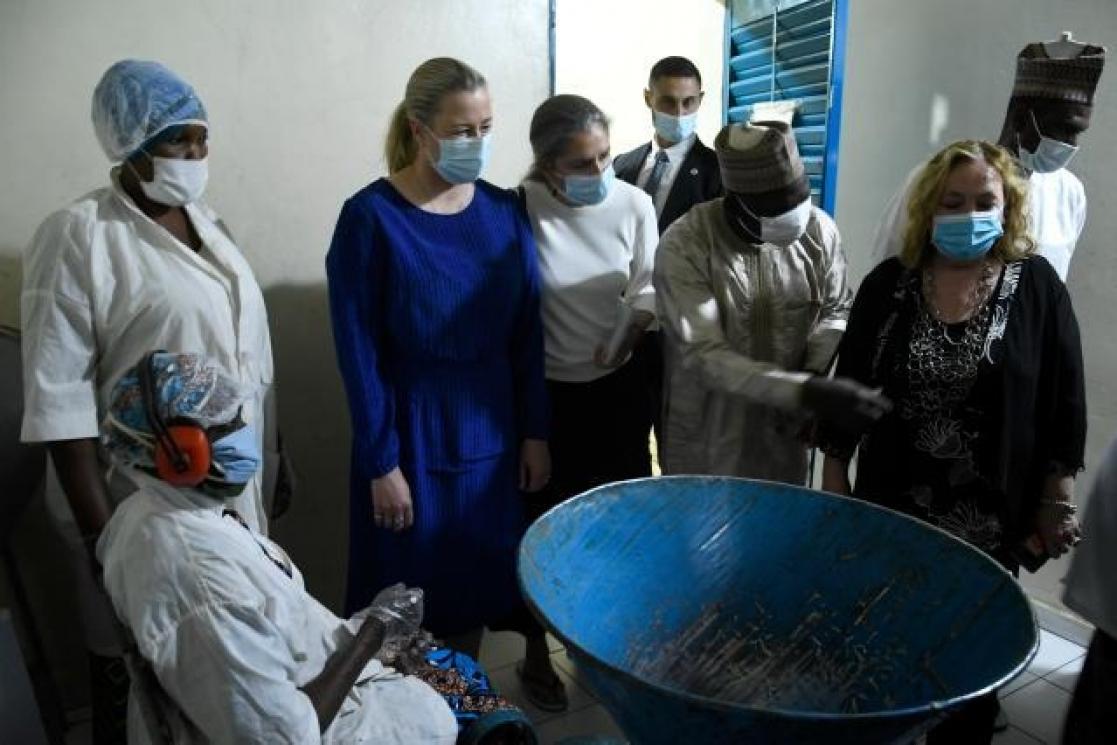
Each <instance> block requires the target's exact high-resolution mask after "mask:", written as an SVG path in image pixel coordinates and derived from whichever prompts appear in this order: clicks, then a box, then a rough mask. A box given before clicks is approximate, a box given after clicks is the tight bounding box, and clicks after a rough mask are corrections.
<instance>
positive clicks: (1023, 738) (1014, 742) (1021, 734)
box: [993, 727, 1046, 745]
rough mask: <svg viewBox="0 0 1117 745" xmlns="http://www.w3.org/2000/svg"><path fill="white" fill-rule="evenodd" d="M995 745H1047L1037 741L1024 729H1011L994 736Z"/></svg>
mask: <svg viewBox="0 0 1117 745" xmlns="http://www.w3.org/2000/svg"><path fill="white" fill-rule="evenodd" d="M993 745H1046V743H1044V742H1043V741H1042V740H1037V739H1036V738H1034V737H1032V736H1031V735H1029V734H1028V733H1027V732H1025V731H1024V730H1022V729H1017V728H1016V727H1009V728H1008V729H1006V730H1005V731H1004V732H998V733H997V734H995V735H993Z"/></svg>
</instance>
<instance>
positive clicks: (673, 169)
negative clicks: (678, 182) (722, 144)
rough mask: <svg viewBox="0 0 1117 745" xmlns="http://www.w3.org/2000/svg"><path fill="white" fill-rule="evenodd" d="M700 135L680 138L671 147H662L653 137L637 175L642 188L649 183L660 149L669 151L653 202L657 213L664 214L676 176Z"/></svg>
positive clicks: (657, 215) (658, 214)
mask: <svg viewBox="0 0 1117 745" xmlns="http://www.w3.org/2000/svg"><path fill="white" fill-rule="evenodd" d="M697 139H698V135H696V134H692V135H690V136H689V137H687V138H685V139H682V140H679V141H678V142H676V143H675V144H674V145H671V146H670V147H660V146H659V143H658V142H656V140H655V138H654V137H653V138H652V146H651V147H650V148H649V149H648V157H647V158H645V159H644V165H643V166H642V167H641V168H640V173H639V175H637V176H636V185H637V186H638V187H640V188H641V189H643V188H644V186H645V185H646V184H647V183H648V179H649V178H650V177H651V175H652V169H653V168H655V159H656V157H657V156H658V155H659V153H660V151H663V152H665V153H667V168H666V169H665V170H664V172H663V178H662V180H660V182H659V188H658V189H657V190H656V192H655V195H654V197H653V198H652V202H653V203H654V204H655V214H656V217H659V216H660V215H662V214H663V206H664V205H665V204H667V195H668V194H670V193H671V187H672V186H673V185H674V183H675V178H676V177H678V175H679V171H680V170H681V169H682V167H683V161H684V160H686V156H687V153H689V152H690V149H691V148H692V147H694V142H695V140H697Z"/></svg>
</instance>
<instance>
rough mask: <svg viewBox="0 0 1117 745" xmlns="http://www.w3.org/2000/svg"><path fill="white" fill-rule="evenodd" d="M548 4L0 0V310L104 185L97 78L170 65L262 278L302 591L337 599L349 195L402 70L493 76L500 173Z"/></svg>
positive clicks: (522, 110) (532, 93)
mask: <svg viewBox="0 0 1117 745" xmlns="http://www.w3.org/2000/svg"><path fill="white" fill-rule="evenodd" d="M547 22H548V5H547V0H423V2H400V1H398V0H359V1H358V0H315V2H305V1H303V0H237V1H236V2H222V1H220V0H200V1H199V2H189V3H179V2H171V1H170V0H85V1H83V2H73V0H4V2H2V3H0V111H3V112H4V115H3V117H0V141H2V142H4V143H6V147H5V148H4V163H3V167H2V168H0V195H2V197H0V322H3V323H9V324H14V323H16V322H17V317H18V311H17V308H18V286H19V280H18V256H19V253H20V251H21V250H22V248H23V247H24V246H25V245H26V244H27V242H28V241H29V240H30V238H31V236H32V233H33V231H34V230H35V228H36V226H37V225H38V223H39V222H40V221H41V220H42V219H43V218H44V217H45V216H46V215H47V214H48V213H50V212H51V211H52V210H54V209H57V208H58V207H60V206H62V205H63V204H64V203H66V202H68V201H70V200H72V199H75V198H76V197H78V196H80V195H81V194H83V193H85V192H86V191H88V190H90V189H92V188H95V187H98V186H101V185H103V184H105V183H106V179H107V173H108V163H107V162H106V161H105V159H104V156H103V155H102V153H101V151H100V148H99V147H98V146H97V143H96V140H95V138H94V135H93V131H92V127H91V125H90V121H89V108H90V97H91V94H92V91H93V87H94V85H95V84H96V82H97V80H98V78H99V77H100V75H101V74H102V72H103V71H104V70H105V69H106V68H107V67H108V66H109V64H111V63H112V62H113V61H115V60H117V59H120V58H123V57H141V58H153V59H158V60H161V61H163V62H165V63H166V64H167V65H169V66H170V67H171V68H172V69H174V70H176V71H178V72H179V73H180V74H181V75H182V76H183V77H185V78H186V79H187V80H188V81H190V82H191V83H192V84H193V85H194V86H195V88H196V89H197V90H198V92H199V94H200V96H201V98H202V100H203V101H204V102H205V104H206V107H207V108H208V110H209V113H210V117H211V134H212V137H211V147H210V154H211V155H210V159H211V174H212V176H211V182H210V183H211V187H210V189H209V192H208V199H209V200H210V202H211V203H212V204H213V205H214V206H215V207H216V208H217V209H218V210H219V211H221V212H222V214H223V215H224V217H225V218H226V220H227V222H228V224H229V225H230V227H231V228H232V230H233V232H234V234H235V235H236V236H237V238H238V241H239V243H240V245H241V247H242V249H243V251H244V253H245V254H246V256H247V258H248V260H249V262H250V263H251V265H252V267H253V269H254V270H255V272H256V275H257V277H258V278H259V281H260V283H261V285H262V286H263V288H264V293H265V297H266V300H267V303H268V310H269V315H270V319H271V326H272V330H273V336H274V345H275V351H276V359H277V363H278V381H279V390H280V409H281V424H282V427H283V431H284V436H285V438H286V439H287V442H288V445H289V447H290V449H291V451H292V453H293V455H294V457H295V460H296V466H297V468H298V470H299V473H300V476H301V477H302V478H301V487H302V489H301V492H300V495H299V501H298V502H297V503H296V505H295V508H294V510H293V512H292V514H290V515H289V516H288V518H286V519H285V520H284V521H283V522H281V523H280V524H279V525H278V527H277V534H278V535H279V537H280V539H281V540H282V541H283V542H284V543H285V544H286V545H287V546H288V547H289V548H290V550H291V552H292V553H293V555H294V557H295V559H296V561H297V562H298V563H299V565H300V566H302V567H303V569H304V571H305V573H306V575H307V578H308V581H309V585H310V587H311V589H312V591H313V592H315V593H316V594H318V595H319V596H320V597H322V598H323V599H324V600H325V601H326V602H327V603H329V604H331V605H334V606H335V607H336V606H337V605H339V604H340V598H341V594H342V588H343V580H344V571H345V547H346V536H347V532H346V525H347V523H346V519H347V510H348V507H347V501H348V500H347V481H348V470H347V463H348V457H349V455H348V448H349V445H348V442H349V433H348V420H347V415H346V412H345V401H344V395H343V392H342V389H341V384H340V378H339V377H338V375H337V373H336V367H335V361H334V359H335V358H334V352H333V343H332V340H331V337H330V329H329V319H328V316H327V311H326V288H325V273H324V265H323V261H324V256H325V252H326V249H327V247H328V244H329V240H330V235H331V233H332V229H333V224H334V221H335V219H336V217H337V213H338V210H339V208H340V206H341V203H342V200H344V199H345V198H346V197H347V196H348V195H350V194H351V193H352V192H354V191H356V190H357V189H358V188H360V187H361V186H362V185H364V184H366V183H367V182H369V181H371V180H373V179H375V178H376V177H378V176H380V175H382V173H383V171H384V169H383V165H382V162H381V155H380V153H381V149H382V141H383V135H384V132H385V129H386V126H387V122H388V118H389V115H390V113H391V111H392V110H393V109H394V107H395V106H396V104H397V102H398V101H399V100H400V99H401V98H402V95H403V88H404V84H405V82H406V80H407V77H408V75H409V74H410V72H411V70H412V69H413V68H414V67H415V66H416V65H417V64H418V63H420V62H422V61H423V60H424V59H427V58H429V57H434V56H438V55H451V56H456V57H460V58H461V59H463V60H466V61H467V62H470V63H471V64H473V65H474V66H476V67H477V68H478V69H480V70H481V71H482V72H483V73H484V74H485V75H486V76H487V77H488V79H489V82H490V88H491V91H492V94H493V97H494V105H495V111H496V130H495V136H496V138H497V139H496V143H495V148H494V156H493V163H492V166H491V168H490V170H489V172H488V174H487V176H488V177H489V178H490V180H492V181H495V182H496V183H498V184H506V185H512V184H513V183H515V182H516V181H518V180H519V178H520V176H521V175H522V174H523V173H524V171H525V170H526V169H527V167H528V165H529V162H530V147H529V145H528V141H527V129H528V122H529V120H530V117H531V113H532V111H533V110H534V108H535V106H536V105H537V104H538V103H539V102H540V101H542V100H543V99H544V98H545V97H546V95H547V92H548V56H547V45H548V38H547Z"/></svg>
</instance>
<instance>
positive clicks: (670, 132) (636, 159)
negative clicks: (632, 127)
mask: <svg viewBox="0 0 1117 745" xmlns="http://www.w3.org/2000/svg"><path fill="white" fill-rule="evenodd" d="M704 95H705V94H704V93H703V92H702V75H701V74H700V73H699V72H698V68H697V67H695V66H694V63H693V62H691V61H690V60H688V59H686V58H685V57H665V58H664V59H661V60H660V61H659V62H656V63H655V65H654V66H653V67H652V72H651V75H650V76H649V78H648V89H647V90H645V91H644V102H645V103H647V105H648V109H650V110H651V113H652V125H653V126H654V128H655V135H654V136H653V138H652V140H651V141H650V142H646V143H644V144H643V145H641V146H640V147H638V148H636V149H635V150H630V151H629V152H627V153H624V154H623V155H618V156H617V157H616V159H614V160H613V169H614V170H615V171H616V173H617V178H619V179H621V180H623V181H627V182H628V183H630V184H633V185H635V186H638V187H640V188H641V189H643V190H644V191H646V192H648V194H650V195H651V197H652V201H653V202H655V211H656V215H657V216H658V217H659V232H660V234H661V235H662V234H663V232H664V231H665V230H667V228H668V227H669V226H670V225H671V223H673V222H674V221H675V220H677V219H679V218H680V217H682V216H683V215H685V214H686V213H687V210H689V209H690V208H691V207H693V206H694V205H696V204H699V203H701V202H706V201H709V200H711V199H715V198H717V197H720V196H721V194H722V190H721V171H719V170H718V159H717V156H716V155H715V154H714V151H713V150H711V149H710V148H708V147H706V146H705V145H703V144H702V142H701V141H700V140H699V139H698V136H697V135H696V134H695V133H694V128H695V122H696V120H697V117H698V107H699V106H701V105H702V97H703V96H704Z"/></svg>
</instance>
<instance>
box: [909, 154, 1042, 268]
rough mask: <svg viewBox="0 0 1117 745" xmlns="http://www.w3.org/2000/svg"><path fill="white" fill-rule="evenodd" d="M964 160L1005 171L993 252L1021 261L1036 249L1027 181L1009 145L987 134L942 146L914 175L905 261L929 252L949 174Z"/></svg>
mask: <svg viewBox="0 0 1117 745" xmlns="http://www.w3.org/2000/svg"><path fill="white" fill-rule="evenodd" d="M962 161H982V162H984V163H987V164H988V165H990V166H991V167H992V168H993V170H995V171H996V172H997V175H999V176H1000V177H1001V184H1002V185H1003V188H1004V197H1005V202H1004V213H1003V214H1004V235H1002V236H1001V237H1000V239H999V240H998V241H997V242H996V243H994V244H993V247H992V248H991V249H990V252H989V253H990V255H991V256H995V257H997V258H999V259H1000V260H1001V261H1016V260H1018V259H1022V258H1024V257H1026V256H1029V255H1031V254H1032V253H1034V252H1035V241H1034V240H1033V239H1032V236H1031V231H1030V229H1029V225H1028V212H1029V208H1028V182H1027V181H1025V180H1024V179H1023V178H1022V177H1021V175H1020V172H1019V170H1018V167H1017V165H1016V161H1015V160H1014V159H1013V157H1012V155H1010V154H1009V152H1008V151H1007V150H1005V149H1004V148H1002V147H1000V146H999V145H994V144H993V143H991V142H985V141H984V140H959V141H958V142H952V143H950V144H949V145H947V146H946V147H945V148H943V149H942V150H940V151H939V152H938V153H936V154H935V156H934V157H932V158H931V160H929V161H928V162H927V165H926V166H924V167H923V171H922V172H921V173H920V174H919V177H918V178H917V179H916V181H915V185H914V186H913V187H912V190H911V197H910V199H909V200H908V215H907V218H908V219H907V226H906V227H905V228H904V242H903V246H902V248H901V249H900V261H902V262H903V263H904V266H907V267H908V268H910V269H914V268H916V267H918V266H919V265H920V264H922V263H923V261H924V260H925V259H926V258H927V250H928V247H929V246H930V245H931V229H932V227H933V224H934V218H935V212H936V211H937V210H938V208H939V202H940V201H941V200H942V194H943V191H944V190H945V189H946V180H947V178H948V177H949V176H950V173H951V171H953V170H954V168H955V167H956V166H957V165H958V164H959V163H961V162H962Z"/></svg>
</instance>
